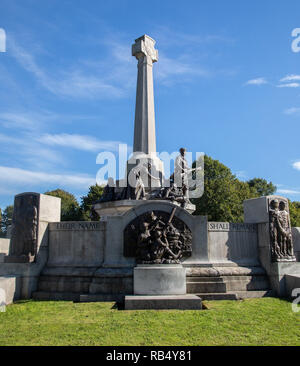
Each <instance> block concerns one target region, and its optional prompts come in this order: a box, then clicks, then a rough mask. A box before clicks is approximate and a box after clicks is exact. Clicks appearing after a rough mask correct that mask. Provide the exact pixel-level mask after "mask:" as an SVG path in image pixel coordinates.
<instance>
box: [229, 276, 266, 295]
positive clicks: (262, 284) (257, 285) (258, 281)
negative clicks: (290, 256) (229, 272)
mask: <svg viewBox="0 0 300 366" xmlns="http://www.w3.org/2000/svg"><path fill="white" fill-rule="evenodd" d="M225 284H226V289H227V291H228V292H230V291H260V290H268V289H269V288H270V285H269V281H268V279H267V278H266V277H261V278H249V279H245V278H244V279H236V278H229V279H226V280H225Z"/></svg>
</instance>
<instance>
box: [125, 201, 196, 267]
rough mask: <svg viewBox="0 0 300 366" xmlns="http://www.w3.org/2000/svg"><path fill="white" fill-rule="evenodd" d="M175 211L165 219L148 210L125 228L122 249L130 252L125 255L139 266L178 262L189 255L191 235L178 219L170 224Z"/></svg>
mask: <svg viewBox="0 0 300 366" xmlns="http://www.w3.org/2000/svg"><path fill="white" fill-rule="evenodd" d="M175 211H176V208H174V209H173V211H172V213H171V214H170V216H169V217H166V216H165V215H166V214H165V213H155V212H153V211H152V212H149V213H147V214H145V215H141V216H139V217H138V219H137V221H136V222H134V223H131V224H130V225H129V226H128V228H127V229H126V238H125V246H129V247H131V248H134V251H133V252H132V253H131V254H129V255H128V256H134V257H136V259H137V263H143V264H155V263H156V264H170V263H180V259H181V258H183V257H187V256H190V255H191V252H192V241H191V239H192V236H191V232H190V230H189V229H188V228H187V227H186V225H185V224H184V223H183V222H181V221H179V220H178V218H175V221H176V222H172V221H173V219H174V214H175ZM129 251H130V248H129ZM125 254H126V248H125Z"/></svg>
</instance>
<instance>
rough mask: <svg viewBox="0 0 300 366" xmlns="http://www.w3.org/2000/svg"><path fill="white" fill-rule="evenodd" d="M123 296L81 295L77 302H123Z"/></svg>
mask: <svg viewBox="0 0 300 366" xmlns="http://www.w3.org/2000/svg"><path fill="white" fill-rule="evenodd" d="M123 300H124V294H81V295H80V296H79V302H106V301H109V302H111V301H117V302H123Z"/></svg>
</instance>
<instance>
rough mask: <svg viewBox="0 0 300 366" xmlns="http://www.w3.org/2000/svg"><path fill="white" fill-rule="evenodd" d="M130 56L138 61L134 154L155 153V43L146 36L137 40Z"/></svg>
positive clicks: (156, 56) (156, 55) (156, 54)
mask: <svg viewBox="0 0 300 366" xmlns="http://www.w3.org/2000/svg"><path fill="white" fill-rule="evenodd" d="M135 42H136V43H135V44H134V45H133V46H132V55H133V56H135V57H136V58H137V59H138V77H137V89H136V106H135V121H134V143H133V151H134V152H143V153H145V154H147V155H148V154H151V153H155V152H156V136H155V112H154V93H153V73H152V65H153V62H156V61H157V59H158V53H157V50H156V49H154V44H155V41H154V40H153V39H152V38H150V37H149V36H147V35H144V36H142V37H140V38H138V39H137V40H136V41H135Z"/></svg>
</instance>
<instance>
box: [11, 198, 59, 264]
mask: <svg viewBox="0 0 300 366" xmlns="http://www.w3.org/2000/svg"><path fill="white" fill-rule="evenodd" d="M53 221H60V198H57V197H52V196H48V195H44V194H39V193H33V192H28V193H27V192H26V193H21V194H18V195H16V196H15V201H14V213H13V222H12V233H11V241H10V248H9V255H8V256H6V257H5V258H4V262H5V263H31V262H34V261H35V257H36V255H37V253H38V251H39V250H40V247H45V246H47V245H48V231H47V229H48V223H49V222H53Z"/></svg>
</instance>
